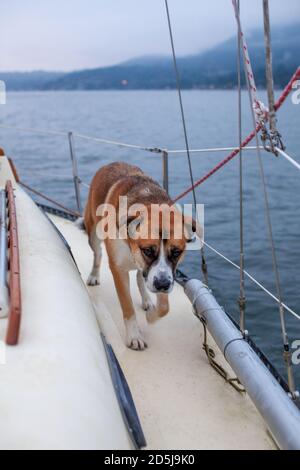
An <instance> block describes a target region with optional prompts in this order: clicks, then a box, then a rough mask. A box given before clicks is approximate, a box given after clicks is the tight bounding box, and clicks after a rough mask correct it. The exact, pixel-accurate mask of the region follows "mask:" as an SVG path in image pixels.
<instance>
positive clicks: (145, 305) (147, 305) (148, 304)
mask: <svg viewBox="0 0 300 470" xmlns="http://www.w3.org/2000/svg"><path fill="white" fill-rule="evenodd" d="M142 309H143V310H145V312H150V311H151V310H155V305H154V303H153V302H152V300H151V299H150V297H149V299H145V300H143V302H142Z"/></svg>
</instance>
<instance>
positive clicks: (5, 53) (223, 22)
mask: <svg viewBox="0 0 300 470" xmlns="http://www.w3.org/2000/svg"><path fill="white" fill-rule="evenodd" d="M269 3H270V10H271V20H272V23H273V24H286V23H289V22H291V21H296V20H297V21H300V0H269ZM169 8H170V13H171V18H172V23H173V30H174V37H175V46H176V49H177V53H178V55H183V54H189V53H194V52H198V51H201V50H204V49H206V48H208V47H211V46H213V45H215V44H217V43H219V42H220V41H222V40H224V39H227V38H228V37H230V36H232V35H233V34H234V33H235V20H234V15H233V8H232V5H231V0H169ZM241 8H242V21H243V25H244V28H245V30H246V29H249V28H253V27H257V26H259V27H261V26H262V0H241ZM0 12H1V13H0V14H1V42H0V45H1V46H0V47H1V54H0V70H2V71H4V70H38V69H45V70H76V69H81V68H92V67H99V66H104V65H111V64H115V63H118V62H121V61H123V60H126V59H129V58H132V57H136V56H141V55H146V54H169V53H170V43H169V37H168V33H167V23H166V14H165V6H164V0H43V1H41V0H1V2H0Z"/></svg>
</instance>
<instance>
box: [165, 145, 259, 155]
mask: <svg viewBox="0 0 300 470" xmlns="http://www.w3.org/2000/svg"><path fill="white" fill-rule="evenodd" d="M260 148H261V149H262V150H264V147H262V146H261V147H260ZM256 149H257V147H251V146H249V147H244V150H256ZM233 150H239V147H215V148H214V147H210V148H204V149H190V153H210V152H232V151H233ZM166 151H167V152H168V155H171V154H180V153H186V150H182V149H180V150H169V149H167V150H166Z"/></svg>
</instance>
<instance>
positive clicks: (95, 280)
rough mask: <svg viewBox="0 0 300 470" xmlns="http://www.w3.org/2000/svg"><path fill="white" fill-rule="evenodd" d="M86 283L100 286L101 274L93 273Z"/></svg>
mask: <svg viewBox="0 0 300 470" xmlns="http://www.w3.org/2000/svg"><path fill="white" fill-rule="evenodd" d="M86 283H87V285H88V286H99V284H100V278H99V276H94V275H93V274H90V275H89V277H88V280H87V282H86Z"/></svg>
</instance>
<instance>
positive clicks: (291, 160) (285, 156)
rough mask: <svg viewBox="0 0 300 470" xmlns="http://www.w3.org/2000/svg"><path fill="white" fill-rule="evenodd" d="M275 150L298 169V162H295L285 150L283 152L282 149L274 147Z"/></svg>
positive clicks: (299, 165) (299, 164) (299, 168)
mask: <svg viewBox="0 0 300 470" xmlns="http://www.w3.org/2000/svg"><path fill="white" fill-rule="evenodd" d="M275 150H276V151H277V152H278V153H280V154H281V155H282V156H283V157H284V158H286V159H287V160H288V161H289V162H290V163H291V164H292V165H294V167H296V168H297V169H298V170H300V163H298V162H296V160H294V159H293V158H292V157H290V156H289V155H288V154H287V153H286V152H284V151H283V150H282V149H280V148H278V147H275Z"/></svg>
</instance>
